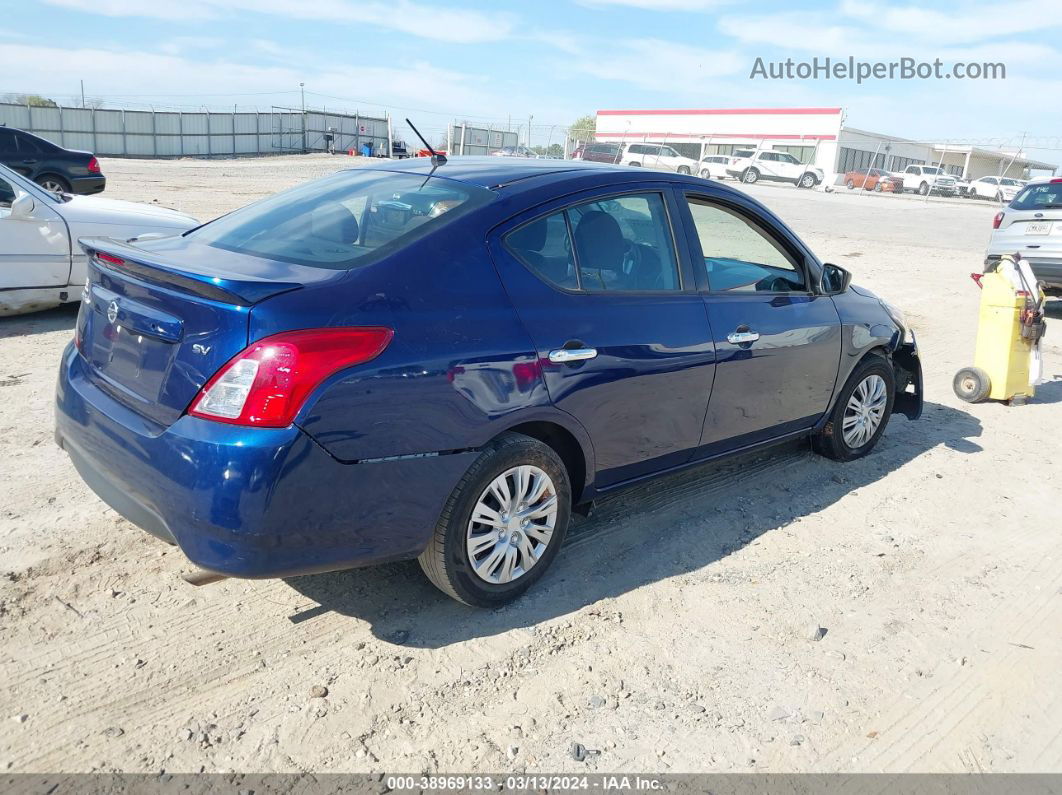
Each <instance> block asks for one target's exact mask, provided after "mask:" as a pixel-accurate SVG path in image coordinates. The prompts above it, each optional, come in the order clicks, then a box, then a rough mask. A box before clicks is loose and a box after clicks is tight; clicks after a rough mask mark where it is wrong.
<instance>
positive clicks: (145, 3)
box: [44, 0, 515, 44]
mask: <svg viewBox="0 0 1062 795" xmlns="http://www.w3.org/2000/svg"><path fill="white" fill-rule="evenodd" d="M44 1H45V2H47V3H49V4H51V5H54V6H59V7H62V8H67V9H71V10H74V11H82V12H86V13H92V14H103V15H105V16H111V17H149V18H152V19H162V20H196V21H202V20H206V19H217V18H220V17H224V16H227V15H229V14H232V13H234V12H254V13H260V14H267V15H270V16H276V17H285V18H288V19H302V20H319V21H322V22H341V23H349V24H364V25H371V26H373V27H379V28H386V29H389V30H395V31H399V32H401V33H407V34H409V35H411V36H417V37H420V38H426V39H433V40H436V41H445V42H453V43H459V44H469V43H476V42H486V41H498V40H501V39H505V38H508V37H509V36H510V35H511V34H512V32H513V30H514V27H515V22H514V19H513V17H512V16H511V15H510V14H506V13H499V12H493V11H491V12H483V11H476V10H470V9H463V8H443V7H440V6H437V5H431V4H426V3H420V2H415V1H414V0H390V2H380V1H379V0H44Z"/></svg>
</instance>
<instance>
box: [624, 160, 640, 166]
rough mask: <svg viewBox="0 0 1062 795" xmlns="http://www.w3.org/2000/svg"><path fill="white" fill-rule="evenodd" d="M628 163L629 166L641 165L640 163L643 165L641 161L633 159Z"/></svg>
mask: <svg viewBox="0 0 1062 795" xmlns="http://www.w3.org/2000/svg"><path fill="white" fill-rule="evenodd" d="M627 165H628V166H640V165H641V163H636V162H635V161H633V160H632V161H631V162H629V163H628V164H627Z"/></svg>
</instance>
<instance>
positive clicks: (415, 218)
mask: <svg viewBox="0 0 1062 795" xmlns="http://www.w3.org/2000/svg"><path fill="white" fill-rule="evenodd" d="M493 195H494V194H493V193H491V192H490V191H488V190H485V189H483V188H477V187H474V186H472V185H468V184H466V183H462V182H455V181H452V180H448V179H445V178H440V177H431V178H428V179H425V177H424V175H423V174H421V175H417V174H395V173H389V172H386V171H375V170H370V169H357V170H354V171H341V172H339V173H338V174H335V175H333V176H330V177H325V178H324V179H321V180H316V181H314V182H310V183H307V184H305V185H300V186H298V187H296V188H293V189H291V190H288V191H284V192H282V193H278V194H276V195H274V196H271V197H269V198H268V199H264V200H263V201H260V202H256V203H255V204H251V205H249V206H247V207H245V208H243V209H242V210H237V211H236V212H234V213H231V214H229V215H226V216H224V217H222V218H219V219H218V220H216V221H214V222H212V223H209V224H207V225H205V226H203V227H200V228H199V229H197V230H195V231H193V232H191V233H189V237H191V238H194V239H195V240H197V241H199V242H201V243H205V244H206V245H208V246H213V247H215V248H221V249H225V250H227V251H236V252H242V253H246V254H252V255H254V256H258V257H265V258H267V259H274V260H279V261H281V262H293V263H296V264H299V265H310V266H313V267H318V268H331V269H334V270H346V269H350V268H354V267H358V266H360V265H364V264H368V263H369V262H371V261H374V260H376V259H379V258H380V257H383V256H387V255H389V254H392V253H394V252H395V251H397V250H399V249H400V248H402V247H404V246H406V245H409V244H410V243H412V242H413V241H415V240H417V239H419V238H421V237H424V236H425V235H427V234H429V233H431V232H433V231H434V230H437V229H439V228H440V227H442V226H445V225H446V224H448V223H450V222H451V221H453V220H454V219H456V218H458V217H460V216H462V215H464V214H466V213H468V212H470V211H471V210H473V209H475V208H476V207H480V206H482V205H483V204H486V203H487V202H488V201H490V200H491V198H492V197H493Z"/></svg>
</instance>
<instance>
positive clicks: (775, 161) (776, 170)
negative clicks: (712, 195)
mask: <svg viewBox="0 0 1062 795" xmlns="http://www.w3.org/2000/svg"><path fill="white" fill-rule="evenodd" d="M734 154H735V157H733V158H731V159H730V163H729V165H727V167H726V173H727V174H728V175H729V176H731V177H734V178H735V179H739V180H741V181H742V182H748V183H753V182H758V181H759V180H761V179H767V180H773V181H775V182H792V183H793V184H794V185H796V186H797V187H798V188H814V187H815V186H816V185H818V184H819V183H820V182H822V177H823V174H822V169H821V168H815V167H814V166H809V165H805V164H804V163H801V162H800V161H799V160H797V159H796V158H795V157H793V156H792V155H791V154H789V153H788V152H776V151H774V150H773V149H762V150H760V151H756V152H747V151H741V150H739V151H735V152H734Z"/></svg>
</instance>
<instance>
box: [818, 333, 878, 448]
mask: <svg viewBox="0 0 1062 795" xmlns="http://www.w3.org/2000/svg"><path fill="white" fill-rule="evenodd" d="M895 397H896V378H895V376H894V375H893V372H892V367H891V365H890V364H889V362H888V361H887V360H886V359H885V358H884V357H882V356H878V355H877V354H872V355H870V356H868V357H867V358H866V359H864V360H863V361H862V362H860V363H859V364H858V365H857V366H856V369H855V370H854V371H853V373H852V374H851V375H850V376H849V377H848V380H847V381H846V382H845V385H844V386H843V387H842V388H841V391H840V393H839V394H838V395H837V401H836V402H835V404H834V407H833V410H832V411H831V412H830V418H829V419H828V420H827V422H826V425H825V427H824V428H823V429H822V431H821V432H820V433H818V434H816V435H815V436H814V437H813V438H812V444H813V446H814V448H815V451H816V452H818V453H821V454H822V455H824V456H826V457H827V458H832V459H834V460H835V461H854V460H855V459H857V458H862V457H863V456H865V455H866V454H867V453H869V452H870V451H871V450H873V449H874V446H875V445H876V444H877V443H878V440H879V439H880V438H881V435H882V434H883V433H884V432H885V426H886V425H888V424H889V418H890V417H891V416H892V404H893V401H894V400H895Z"/></svg>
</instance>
